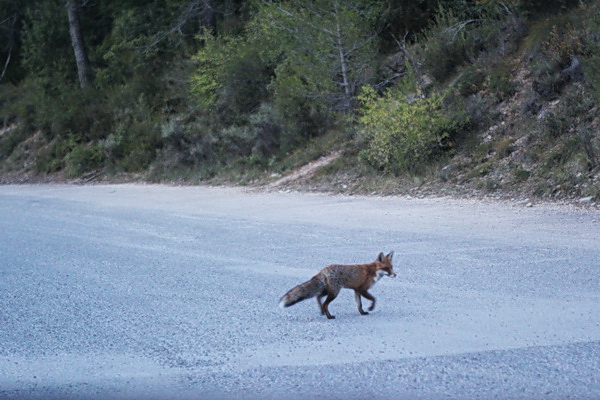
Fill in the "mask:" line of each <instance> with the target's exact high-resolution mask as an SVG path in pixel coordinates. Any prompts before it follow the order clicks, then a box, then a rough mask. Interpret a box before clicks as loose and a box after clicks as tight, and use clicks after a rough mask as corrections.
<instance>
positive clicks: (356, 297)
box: [354, 290, 369, 315]
mask: <svg viewBox="0 0 600 400" xmlns="http://www.w3.org/2000/svg"><path fill="white" fill-rule="evenodd" d="M354 299H355V300H356V306H357V307H358V312H359V313H360V315H368V314H369V313H368V312H366V311H365V310H363V308H362V301H361V300H360V293H359V292H358V291H357V290H355V291H354Z"/></svg>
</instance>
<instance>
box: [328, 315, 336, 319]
mask: <svg viewBox="0 0 600 400" xmlns="http://www.w3.org/2000/svg"><path fill="white" fill-rule="evenodd" d="M327 319H335V315H328V316H327Z"/></svg>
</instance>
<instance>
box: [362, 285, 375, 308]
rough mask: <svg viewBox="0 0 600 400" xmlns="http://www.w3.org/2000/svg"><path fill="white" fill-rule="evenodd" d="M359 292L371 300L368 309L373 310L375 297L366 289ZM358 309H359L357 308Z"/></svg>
mask: <svg viewBox="0 0 600 400" xmlns="http://www.w3.org/2000/svg"><path fill="white" fill-rule="evenodd" d="M360 294H361V295H362V296H363V297H364V298H365V299H368V300H371V305H370V306H369V311H373V310H374V309H375V297H373V296H372V295H371V293H369V292H367V291H366V290H363V291H362V292H360ZM359 311H360V310H359Z"/></svg>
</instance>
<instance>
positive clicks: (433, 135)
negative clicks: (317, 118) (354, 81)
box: [359, 88, 458, 173]
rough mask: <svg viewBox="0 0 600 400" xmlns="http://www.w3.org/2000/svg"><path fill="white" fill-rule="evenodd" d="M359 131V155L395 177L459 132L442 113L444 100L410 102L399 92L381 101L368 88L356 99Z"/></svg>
mask: <svg viewBox="0 0 600 400" xmlns="http://www.w3.org/2000/svg"><path fill="white" fill-rule="evenodd" d="M359 100H360V103H361V113H362V114H361V116H360V119H359V122H360V128H361V129H362V131H363V132H364V134H365V135H366V142H367V147H366V149H364V150H363V151H362V153H361V157H362V159H363V160H365V161H366V162H368V163H369V164H371V165H372V166H374V167H376V168H379V169H382V170H385V171H390V172H394V173H399V172H406V171H414V170H416V169H418V168H419V167H420V166H422V165H423V164H424V163H426V162H427V161H428V160H430V158H431V156H432V155H433V154H434V153H436V152H438V151H439V150H440V149H442V148H444V147H445V144H446V141H448V140H449V139H450V138H451V136H452V134H453V133H454V132H455V131H456V130H457V129H458V126H457V122H455V121H454V120H453V119H452V118H449V117H448V116H446V114H445V113H444V110H443V108H442V102H443V100H444V97H443V96H442V95H439V94H432V95H430V96H428V97H423V96H420V95H418V96H416V98H414V99H412V100H409V99H407V97H406V96H405V95H404V94H403V93H402V92H401V91H399V90H393V89H392V90H388V91H386V92H385V94H384V95H383V96H381V97H379V96H377V94H376V93H375V91H374V90H373V89H371V88H365V89H364V90H363V93H362V94H361V95H360V96H359Z"/></svg>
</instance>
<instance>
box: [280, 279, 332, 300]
mask: <svg viewBox="0 0 600 400" xmlns="http://www.w3.org/2000/svg"><path fill="white" fill-rule="evenodd" d="M324 289H325V282H323V281H322V280H320V279H319V278H318V277H316V276H314V277H312V278H311V279H310V280H309V281H306V282H304V283H302V284H300V285H298V286H296V287H295V288H293V289H291V290H290V291H289V292H287V293H286V294H284V295H283V297H282V298H281V300H279V307H281V308H284V307H289V306H293V305H294V304H296V303H298V302H299V301H302V300H306V299H309V298H311V297H315V296H316V295H318V294H320V293H322V292H323V290H324Z"/></svg>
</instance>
